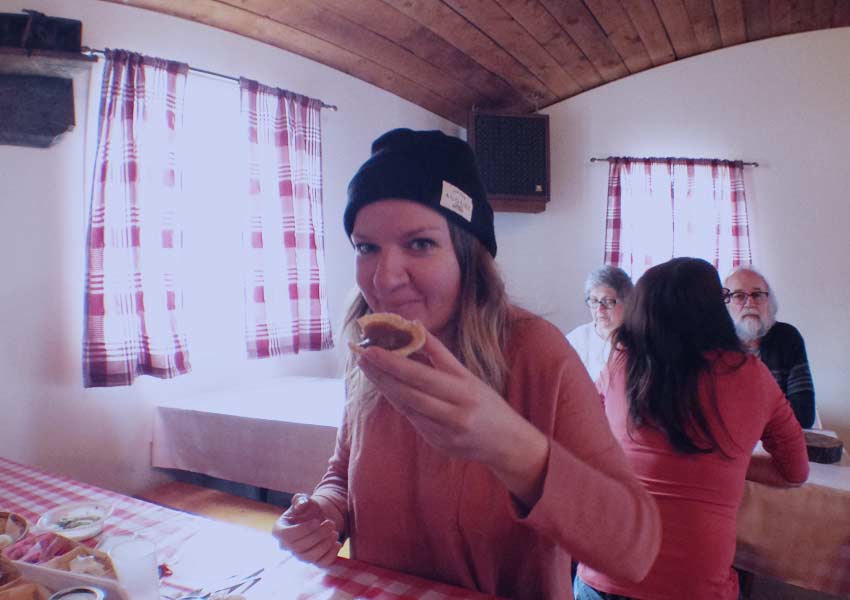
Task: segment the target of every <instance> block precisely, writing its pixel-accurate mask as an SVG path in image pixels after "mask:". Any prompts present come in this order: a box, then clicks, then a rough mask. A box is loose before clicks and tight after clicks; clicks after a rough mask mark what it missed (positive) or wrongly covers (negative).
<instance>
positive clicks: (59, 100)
mask: <svg viewBox="0 0 850 600" xmlns="http://www.w3.org/2000/svg"><path fill="white" fill-rule="evenodd" d="M74 124H75V119H74V82H73V80H71V79H65V78H64V77H43V76H41V75H0V144H8V145H12V146H31V147H35V148H47V147H48V146H50V145H52V144H53V143H55V142H56V141H57V140H58V139H59V137H60V136H61V135H62V134H63V133H65V132H66V131H69V130H71V129H73V128H74Z"/></svg>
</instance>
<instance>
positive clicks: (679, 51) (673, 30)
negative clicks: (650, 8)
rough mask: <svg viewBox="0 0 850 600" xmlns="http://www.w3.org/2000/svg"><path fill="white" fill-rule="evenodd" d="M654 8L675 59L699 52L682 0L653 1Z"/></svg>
mask: <svg viewBox="0 0 850 600" xmlns="http://www.w3.org/2000/svg"><path fill="white" fill-rule="evenodd" d="M655 8H656V9H657V10H658V15H659V16H660V17H661V21H662V22H663V23H664V28H665V29H666V30H667V36H668V37H669V38H670V43H671V44H673V50H674V51H675V52H676V58H686V57H688V56H693V55H694V54H696V53H698V52H699V43H698V42H697V36H696V33H695V32H694V27H693V25H692V24H691V18H690V16H689V15H688V9H687V7H686V6H685V3H684V0H655Z"/></svg>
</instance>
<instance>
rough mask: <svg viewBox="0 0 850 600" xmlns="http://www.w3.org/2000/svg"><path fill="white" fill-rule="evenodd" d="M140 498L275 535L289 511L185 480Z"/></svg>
mask: <svg viewBox="0 0 850 600" xmlns="http://www.w3.org/2000/svg"><path fill="white" fill-rule="evenodd" d="M136 497H137V498H140V499H142V500H146V501H148V502H153V503H154V504H159V505H160V506H166V507H168V508H173V509H175V510H181V511H183V512H187V513H191V514H193V515H201V516H204V517H209V518H211V519H216V520H219V521H226V522H228V523H234V524H236V525H242V526H244V527H250V528H251V529H256V530H257V531H262V532H264V533H271V530H272V527H274V523H275V521H276V520H277V518H278V517H279V516H280V515H281V513H283V511H284V510H286V507H281V506H276V505H274V504H267V503H265V502H259V501H258V500H251V499H250V498H243V497H242V496H237V495H235V494H228V493H227V492H222V491H219V490H215V489H212V488H207V487H203V486H200V485H195V484H192V483H186V482H183V481H170V482H168V483H164V484H162V485H158V486H156V487H154V488H151V489H149V490H146V491H145V492H142V493H141V494H137V496H136ZM348 555H349V554H348V542H346V543H345V545H344V546H343V548H342V550H341V551H340V556H344V557H346V558H347V557H348Z"/></svg>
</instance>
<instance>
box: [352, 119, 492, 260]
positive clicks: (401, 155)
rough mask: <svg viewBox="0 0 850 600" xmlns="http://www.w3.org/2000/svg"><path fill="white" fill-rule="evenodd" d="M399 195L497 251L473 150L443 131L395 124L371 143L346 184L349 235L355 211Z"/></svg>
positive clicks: (400, 197) (489, 208) (488, 208)
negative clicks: (360, 163)
mask: <svg viewBox="0 0 850 600" xmlns="http://www.w3.org/2000/svg"><path fill="white" fill-rule="evenodd" d="M389 198H399V199H404V200H412V201H414V202H419V203H420V204H424V205H425V206H428V207H429V208H432V209H434V210H436V211H437V212H439V213H440V214H442V215H443V216H445V217H446V218H447V219H448V220H449V221H451V222H452V223H455V224H456V225H459V226H460V227H462V228H463V229H466V230H467V231H468V232H469V233H471V234H472V235H474V236H475V237H476V238H478V240H479V241H480V242H481V243H482V244H484V247H485V248H487V250H488V251H489V252H490V254H492V255H493V256H496V233H495V231H494V229H493V209H492V208H491V207H490V203H489V202H488V201H487V192H486V190H485V189H484V183H483V182H482V181H481V176H480V174H479V172H478V165H477V163H476V162H475V154H474V153H473V152H472V148H471V147H470V146H469V144H467V143H466V142H464V141H463V140H461V139H459V138H456V137H451V136H448V135H446V134H444V133H443V132H442V131H413V130H410V129H393V130H392V131H388V132H387V133H385V134H384V135H382V136H381V137H379V138H378V139H376V140H375V141H374V142H373V143H372V156H371V157H370V158H369V160H367V161H366V162H365V163H363V165H362V166H361V167H360V169H359V170H358V171H357V173H355V175H354V177H353V178H352V179H351V182H350V183H349V184H348V204H347V205H346V207H345V214H344V215H343V224H344V226H345V233H346V235H348V237H349V238H350V237H351V231H352V229H354V220H355V218H356V217H357V212H358V211H359V210H360V209H361V208H363V207H364V206H366V205H367V204H371V203H373V202H377V201H378V200H386V199H389Z"/></svg>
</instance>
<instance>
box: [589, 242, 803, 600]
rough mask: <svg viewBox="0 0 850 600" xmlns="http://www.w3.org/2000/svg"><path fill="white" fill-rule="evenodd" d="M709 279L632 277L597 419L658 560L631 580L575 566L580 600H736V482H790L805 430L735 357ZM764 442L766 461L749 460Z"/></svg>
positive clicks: (760, 376) (757, 370)
mask: <svg viewBox="0 0 850 600" xmlns="http://www.w3.org/2000/svg"><path fill="white" fill-rule="evenodd" d="M724 302H725V296H724V291H723V288H722V287H721V285H720V278H719V277H718V275H717V271H716V270H715V269H714V267H712V266H711V265H710V264H709V263H707V262H706V261H704V260H701V259H696V258H674V259H673V260H670V261H668V262H666V263H664V264H661V265H658V266H655V267H653V268H651V269H649V270H648V271H646V273H644V275H643V276H642V277H641V278H640V279H639V280H638V282H637V284H636V285H635V289H634V290H633V292H632V294H631V296H630V297H629V299H628V300H627V302H626V310H625V316H624V319H623V323H622V325H621V326H620V328H619V329H618V330H617V333H616V334H615V338H614V344H615V355H614V356H613V357H612V359H611V362H610V363H609V367H608V368H609V371H607V372H603V374H602V376H601V378H600V385H599V387H600V391H601V393H602V395H603V397H604V402H605V412H606V415H607V417H608V421H609V423H610V424H611V429H612V431H613V432H614V435H615V437H617V439H618V440H619V442H620V444H621V445H622V447H623V449H624V450H625V452H626V456H627V458H628V459H629V462H630V464H631V466H632V468H633V469H634V471H635V473H636V474H637V476H638V478H639V479H640V480H641V481H642V482H643V484H644V485H645V486H646V487H647V489H648V490H649V492H650V494H652V495H653V497H654V498H655V500H656V502H657V503H658V508H659V510H660V511H661V524H662V543H661V551H660V552H659V555H658V558H657V559H656V561H655V564H654V565H653V567H652V569H651V570H650V572H649V575H648V576H647V577H646V578H645V579H644V580H643V581H640V582H638V583H635V582H632V581H627V580H625V579H623V578H621V577H618V576H615V575H612V574H609V573H604V572H603V570H601V569H599V568H598V567H595V566H593V565H581V566H580V567H579V571H578V578H577V579H576V597H577V598H578V599H580V600H598V599H600V598H605V599H618V598H641V599H648V600H681V599H682V598H687V599H688V600H709V599H711V600H734V599H736V598H737V597H738V580H737V576H736V574H735V571H734V570H733V569H732V559H733V557H734V554H735V519H736V515H737V511H738V505H739V503H740V501H741V495H742V493H743V489H744V480H745V478H749V479H753V480H756V481H761V482H763V483H769V484H771V485H782V486H793V485H799V484H800V483H802V482H804V481H805V480H806V477H807V476H808V469H809V463H808V459H807V454H806V446H805V441H804V438H803V433H802V430H801V429H800V425H799V424H798V423H797V420H796V419H795V417H794V413H793V411H792V410H791V407H790V405H789V404H788V400H787V399H786V398H785V396H784V395H783V394H782V391H781V390H780V389H779V387H778V386H777V385H776V382H775V381H774V380H773V377H772V375H771V374H770V371H769V370H768V369H767V367H765V366H764V365H763V364H762V363H761V362H760V361H759V360H758V359H757V358H755V357H754V356H751V355H748V354H746V353H745V352H744V351H743V348H742V347H741V344H740V342H739V341H738V337H737V335H736V333H735V327H734V325H733V324H732V320H731V318H730V317H729V313H728V312H727V310H726V306H725V303H724ZM759 440H761V441H762V442H763V443H764V448H765V449H766V450H767V451H768V452H769V453H770V455H768V456H762V455H753V448H754V447H755V445H756V442H758V441H759Z"/></svg>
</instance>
